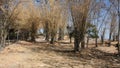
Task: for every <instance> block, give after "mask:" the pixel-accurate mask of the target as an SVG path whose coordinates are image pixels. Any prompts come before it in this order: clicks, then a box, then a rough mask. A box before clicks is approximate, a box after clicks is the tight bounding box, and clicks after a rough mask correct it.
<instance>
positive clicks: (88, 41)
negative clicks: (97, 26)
mask: <svg viewBox="0 0 120 68" xmlns="http://www.w3.org/2000/svg"><path fill="white" fill-rule="evenodd" d="M88 45H89V37H87V46H86V47H87V48H88Z"/></svg>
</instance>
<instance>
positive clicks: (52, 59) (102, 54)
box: [0, 41, 120, 68]
mask: <svg viewBox="0 0 120 68" xmlns="http://www.w3.org/2000/svg"><path fill="white" fill-rule="evenodd" d="M72 50H73V44H69V43H68V42H64V43H63V42H61V43H56V44H55V45H50V44H48V43H46V42H45V41H42V42H37V43H30V42H25V41H19V42H17V43H14V44H11V45H9V46H7V47H6V48H5V49H4V50H3V51H1V52H0V68H120V60H119V59H120V58H118V57H116V56H114V53H115V52H116V49H115V48H114V47H105V46H104V47H102V46H101V47H98V48H90V49H89V48H88V49H85V50H82V51H81V52H80V53H74V52H72Z"/></svg>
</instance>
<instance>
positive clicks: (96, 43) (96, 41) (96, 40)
mask: <svg viewBox="0 0 120 68" xmlns="http://www.w3.org/2000/svg"><path fill="white" fill-rule="evenodd" d="M95 46H96V47H98V38H97V37H96V38H95Z"/></svg>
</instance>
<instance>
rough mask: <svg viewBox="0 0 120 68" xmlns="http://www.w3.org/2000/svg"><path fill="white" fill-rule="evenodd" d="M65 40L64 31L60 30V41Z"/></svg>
mask: <svg viewBox="0 0 120 68" xmlns="http://www.w3.org/2000/svg"><path fill="white" fill-rule="evenodd" d="M63 39H64V30H62V28H59V38H58V40H63Z"/></svg>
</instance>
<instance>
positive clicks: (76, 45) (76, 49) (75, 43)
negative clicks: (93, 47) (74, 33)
mask: <svg viewBox="0 0 120 68" xmlns="http://www.w3.org/2000/svg"><path fill="white" fill-rule="evenodd" d="M79 44H80V41H79V39H78V38H77V37H76V38H74V51H75V52H78V51H79Z"/></svg>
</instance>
